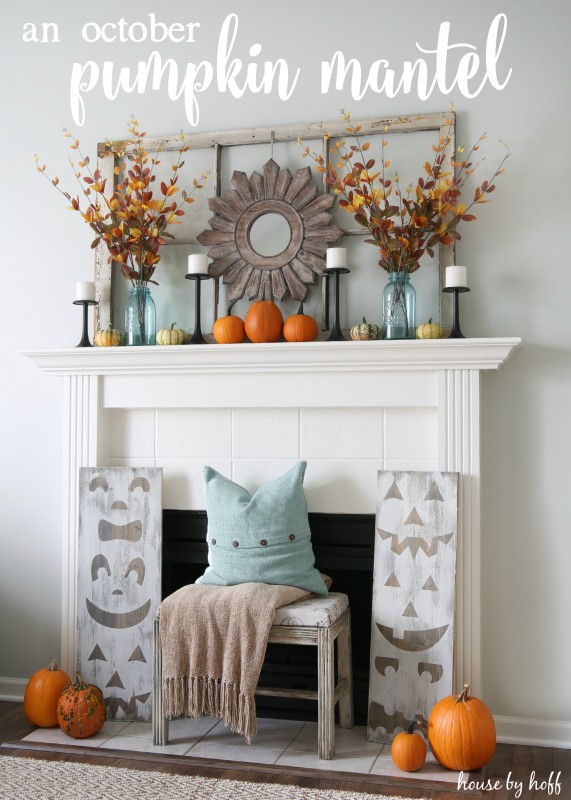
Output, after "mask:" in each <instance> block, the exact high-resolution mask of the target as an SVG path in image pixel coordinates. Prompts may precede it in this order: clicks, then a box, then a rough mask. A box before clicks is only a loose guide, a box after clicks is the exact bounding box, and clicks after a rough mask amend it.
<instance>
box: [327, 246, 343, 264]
mask: <svg viewBox="0 0 571 800" xmlns="http://www.w3.org/2000/svg"><path fill="white" fill-rule="evenodd" d="M346 266H347V250H346V249H345V248H344V247H328V248H327V269H331V268H335V267H346Z"/></svg>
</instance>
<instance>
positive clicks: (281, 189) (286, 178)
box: [274, 169, 293, 200]
mask: <svg viewBox="0 0 571 800" xmlns="http://www.w3.org/2000/svg"><path fill="white" fill-rule="evenodd" d="M292 180H293V178H292V176H291V172H290V171H289V169H284V170H282V171H281V172H280V174H279V177H278V179H277V181H276V189H275V194H274V197H276V198H277V199H278V200H282V199H283V198H284V197H285V195H286V192H287V190H288V189H289V186H290V183H291V182H292Z"/></svg>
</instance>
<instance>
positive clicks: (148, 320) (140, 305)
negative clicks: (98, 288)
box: [125, 286, 157, 345]
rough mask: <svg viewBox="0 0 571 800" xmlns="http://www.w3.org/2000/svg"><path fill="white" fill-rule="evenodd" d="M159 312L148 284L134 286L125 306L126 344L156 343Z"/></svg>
mask: <svg viewBox="0 0 571 800" xmlns="http://www.w3.org/2000/svg"><path fill="white" fill-rule="evenodd" d="M156 335H157V312H156V309H155V301H154V300H153V298H152V297H151V290H150V289H149V288H148V286H133V288H132V289H131V294H130V295H129V298H128V300H127V304H126V306H125V344H127V345H145V344H156Z"/></svg>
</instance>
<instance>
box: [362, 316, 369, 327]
mask: <svg viewBox="0 0 571 800" xmlns="http://www.w3.org/2000/svg"><path fill="white" fill-rule="evenodd" d="M367 324H368V323H367V320H366V319H365V317H363V325H367Z"/></svg>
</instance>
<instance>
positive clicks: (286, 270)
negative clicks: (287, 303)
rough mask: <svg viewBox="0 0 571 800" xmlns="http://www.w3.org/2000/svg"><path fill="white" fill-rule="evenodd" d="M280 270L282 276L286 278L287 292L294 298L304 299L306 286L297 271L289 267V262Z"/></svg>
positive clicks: (306, 290)
mask: <svg viewBox="0 0 571 800" xmlns="http://www.w3.org/2000/svg"><path fill="white" fill-rule="evenodd" d="M282 272H283V275H284V278H285V280H286V283H287V286H288V289H289V292H290V294H291V296H292V297H293V298H294V300H299V301H300V302H301V300H305V298H306V297H307V292H308V287H307V286H306V285H305V283H304V282H303V281H302V280H301V279H300V278H299V276H298V275H297V273H296V272H295V271H294V269H293V268H292V267H291V265H290V264H286V265H285V267H283V268H282Z"/></svg>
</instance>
